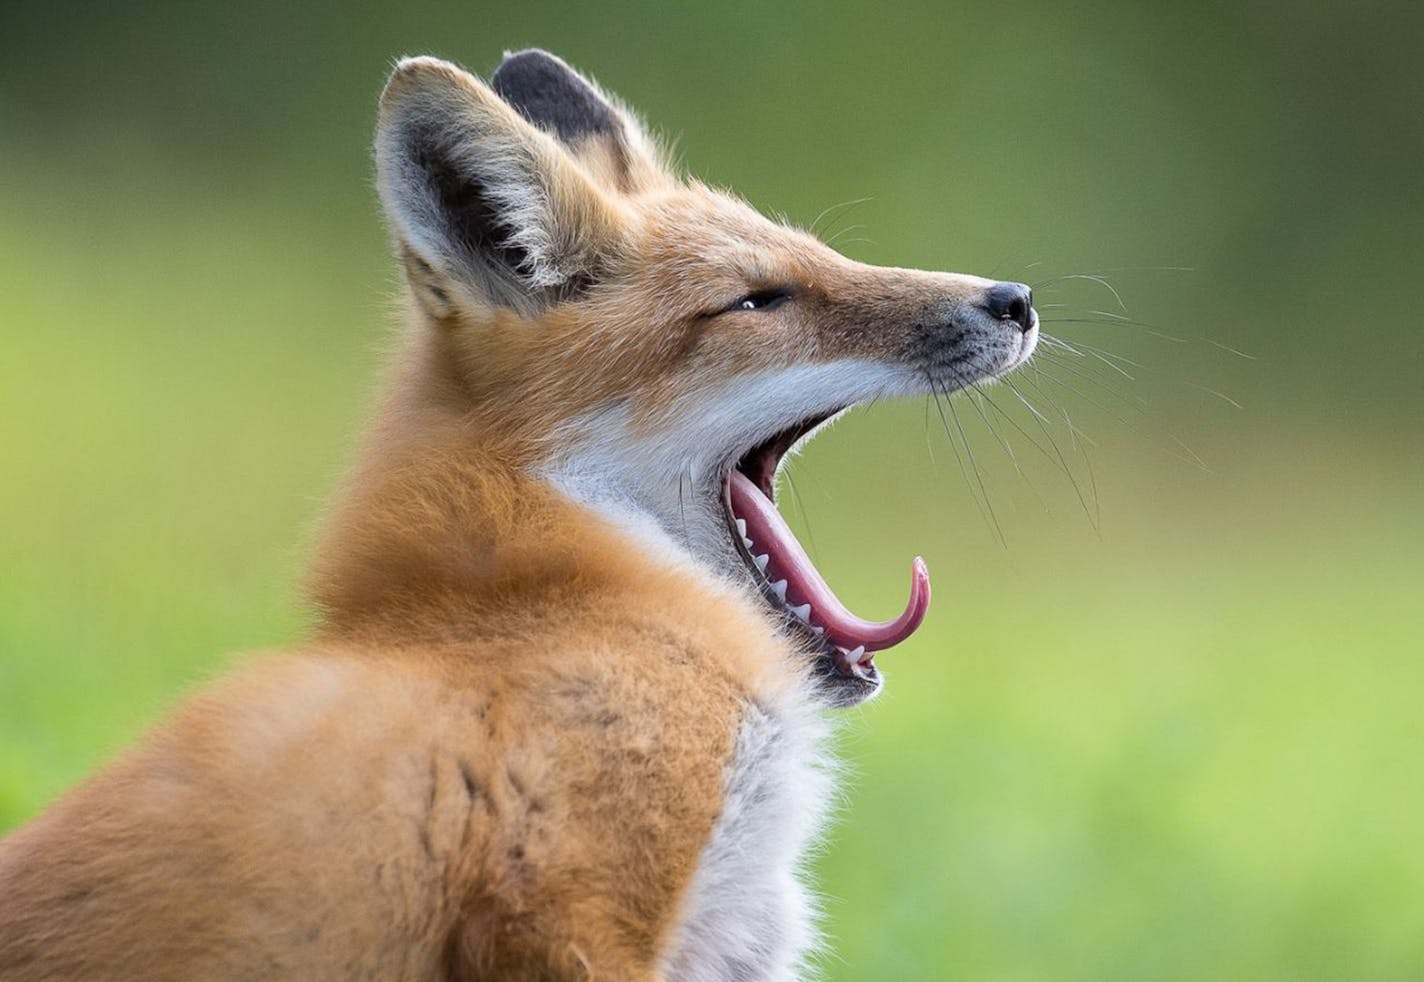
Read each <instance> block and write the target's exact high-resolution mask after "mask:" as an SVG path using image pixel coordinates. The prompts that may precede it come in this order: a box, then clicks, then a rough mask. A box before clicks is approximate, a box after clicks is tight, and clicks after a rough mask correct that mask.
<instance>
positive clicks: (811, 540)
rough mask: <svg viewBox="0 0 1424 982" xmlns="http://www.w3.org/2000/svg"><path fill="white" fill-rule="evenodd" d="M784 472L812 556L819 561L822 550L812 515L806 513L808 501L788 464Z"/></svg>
mask: <svg viewBox="0 0 1424 982" xmlns="http://www.w3.org/2000/svg"><path fill="white" fill-rule="evenodd" d="M782 473H783V474H784V475H785V477H786V486H787V487H788V488H790V489H791V497H792V499H794V500H795V502H796V511H797V513H798V514H799V515H800V516H801V524H802V525H804V526H805V527H806V543H807V544H808V545H809V546H810V547H811V558H812V559H814V560H816V561H817V562H819V561H820V559H821V551H820V550H819V549H818V548H816V533H815V532H812V531H811V516H810V515H808V514H807V513H806V502H805V501H803V500H802V499H801V492H800V490H798V489H797V487H796V482H795V481H793V480H792V479H791V468H790V467H789V466H788V467H787V468H786V469H785V470H784V471H783V472H782Z"/></svg>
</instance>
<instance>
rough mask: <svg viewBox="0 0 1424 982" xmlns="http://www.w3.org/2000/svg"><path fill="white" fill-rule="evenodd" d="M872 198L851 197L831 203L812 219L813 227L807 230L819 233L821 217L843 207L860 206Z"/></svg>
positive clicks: (814, 233)
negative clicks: (818, 227) (817, 230)
mask: <svg viewBox="0 0 1424 982" xmlns="http://www.w3.org/2000/svg"><path fill="white" fill-rule="evenodd" d="M871 200H873V199H872V198H870V197H865V198H851V199H850V200H849V201H842V202H841V203H840V204H835V205H831V206H830V207H828V208H824V209H822V211H821V213H820V214H819V215H817V216H816V217H815V218H814V219H812V221H811V227H810V228H808V229H807V231H808V232H810V233H811V234H812V235H816V234H817V233H816V226H817V225H820V224H821V219H823V218H825V217H827V216H828V215H830V214H831V213H832V212H839V211H841V210H842V209H845V208H855V207H856V206H858V205H863V204H865V203H866V202H867V201H871Z"/></svg>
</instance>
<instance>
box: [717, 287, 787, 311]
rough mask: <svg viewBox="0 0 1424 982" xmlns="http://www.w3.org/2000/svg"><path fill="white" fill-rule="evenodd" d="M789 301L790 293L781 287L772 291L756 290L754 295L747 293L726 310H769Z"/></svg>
mask: <svg viewBox="0 0 1424 982" xmlns="http://www.w3.org/2000/svg"><path fill="white" fill-rule="evenodd" d="M790 299H791V291H790V290H787V289H785V288H783V287H778V288H776V289H772V290H758V291H756V292H755V293H748V294H747V295H746V296H745V297H742V299H740V300H738V301H737V302H736V303H734V304H732V306H730V307H728V308H727V309H728V310H771V309H772V308H773V307H779V306H780V305H781V304H783V303H785V302H786V301H787V300H790Z"/></svg>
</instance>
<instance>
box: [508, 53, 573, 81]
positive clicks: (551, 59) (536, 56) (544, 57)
mask: <svg viewBox="0 0 1424 982" xmlns="http://www.w3.org/2000/svg"><path fill="white" fill-rule="evenodd" d="M510 65H516V66H517V65H524V66H532V65H545V66H548V67H550V68H553V67H561V68H567V67H568V66H567V65H566V64H565V63H564V60H563V59H562V58H560V57H559V56H558V55H556V54H553V53H551V52H548V51H545V50H544V49H543V48H523V49H521V50H519V51H506V52H505V53H504V58H503V59H502V60H501V61H500V63H499V68H497V69H495V74H496V75H498V74H499V73H500V72H502V71H504V70H505V68H506V67H509V66H510Z"/></svg>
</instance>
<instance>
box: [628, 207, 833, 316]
mask: <svg viewBox="0 0 1424 982" xmlns="http://www.w3.org/2000/svg"><path fill="white" fill-rule="evenodd" d="M637 205H638V207H636V211H635V214H636V216H637V217H636V219H635V221H636V229H635V230H634V231H633V233H632V235H631V236H630V239H631V241H630V243H629V248H628V250H627V253H626V256H627V263H626V266H624V268H622V269H616V270H614V271H612V274H613V278H614V279H617V278H620V277H626V279H627V280H628V281H629V283H630V284H632V285H633V286H635V287H642V288H645V289H649V290H653V291H655V292H656V294H657V297H658V300H659V305H660V307H661V308H662V310H663V316H664V317H665V318H668V319H674V318H678V317H687V316H695V315H696V314H699V313H704V312H707V311H709V310H716V309H720V308H721V307H723V306H725V305H726V304H727V303H729V302H731V301H733V300H735V299H736V298H737V296H739V295H740V293H746V292H751V291H755V290H758V289H764V288H770V287H796V286H800V287H803V288H805V287H811V286H814V285H815V283H816V282H817V281H818V280H820V279H822V278H824V277H825V276H826V275H827V274H828V273H829V272H830V268H831V267H832V266H833V265H834V264H835V263H836V261H837V260H839V259H840V257H839V256H838V255H837V254H836V253H834V252H832V251H831V250H830V249H828V248H826V247H825V246H824V245H822V244H821V243H820V242H818V241H817V240H816V239H814V238H813V237H812V236H810V235H808V234H807V233H805V232H802V231H801V230H799V229H796V228H793V227H790V226H787V225H783V224H780V223H777V222H773V221H771V220H770V219H768V218H767V217H766V216H764V215H762V214H761V213H760V212H758V211H757V210H756V209H754V208H752V207H751V206H750V205H748V204H746V203H745V202H743V201H741V200H740V199H738V198H736V197H734V196H732V195H730V194H728V193H726V192H722V191H717V190H714V189H712V188H708V187H706V186H704V185H700V184H696V183H693V184H689V185H688V186H686V187H682V188H678V189H676V190H672V191H665V192H663V193H661V194H658V195H656V196H652V197H650V198H649V199H648V200H646V201H644V202H638V203H637ZM737 291H740V293H738V292H737Z"/></svg>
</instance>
